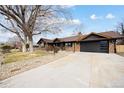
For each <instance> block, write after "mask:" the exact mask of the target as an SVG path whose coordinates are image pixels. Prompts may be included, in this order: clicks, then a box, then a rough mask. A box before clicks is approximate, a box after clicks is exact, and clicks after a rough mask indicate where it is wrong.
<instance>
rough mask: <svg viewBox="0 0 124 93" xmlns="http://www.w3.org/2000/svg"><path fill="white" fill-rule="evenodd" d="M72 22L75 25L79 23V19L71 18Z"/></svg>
mask: <svg viewBox="0 0 124 93" xmlns="http://www.w3.org/2000/svg"><path fill="white" fill-rule="evenodd" d="M72 22H73V23H74V24H77V25H80V24H81V21H80V20H79V19H73V20H72Z"/></svg>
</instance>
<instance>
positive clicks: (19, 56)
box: [4, 50, 48, 63]
mask: <svg viewBox="0 0 124 93" xmlns="http://www.w3.org/2000/svg"><path fill="white" fill-rule="evenodd" d="M47 54H48V53H47V52H45V51H42V50H36V51H34V52H33V53H30V52H27V53H23V52H17V51H13V52H11V53H7V54H5V59H4V63H12V62H17V61H22V60H27V59H31V58H35V57H40V56H44V55H47Z"/></svg>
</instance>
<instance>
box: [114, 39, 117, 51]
mask: <svg viewBox="0 0 124 93" xmlns="http://www.w3.org/2000/svg"><path fill="white" fill-rule="evenodd" d="M114 53H117V51H116V40H114Z"/></svg>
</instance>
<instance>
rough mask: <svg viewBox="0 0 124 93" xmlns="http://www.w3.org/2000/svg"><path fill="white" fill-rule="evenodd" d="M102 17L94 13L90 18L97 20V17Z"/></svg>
mask: <svg viewBox="0 0 124 93" xmlns="http://www.w3.org/2000/svg"><path fill="white" fill-rule="evenodd" d="M101 18H102V17H101V16H96V15H95V14H92V15H91V16H90V19H92V20H97V19H101Z"/></svg>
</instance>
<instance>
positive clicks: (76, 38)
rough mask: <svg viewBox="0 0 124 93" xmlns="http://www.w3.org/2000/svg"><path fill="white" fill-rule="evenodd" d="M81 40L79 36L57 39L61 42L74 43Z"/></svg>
mask: <svg viewBox="0 0 124 93" xmlns="http://www.w3.org/2000/svg"><path fill="white" fill-rule="evenodd" d="M78 38H79V36H78V35H77V36H70V37H65V38H57V39H59V40H60V41H61V42H72V41H77V40H78Z"/></svg>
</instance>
